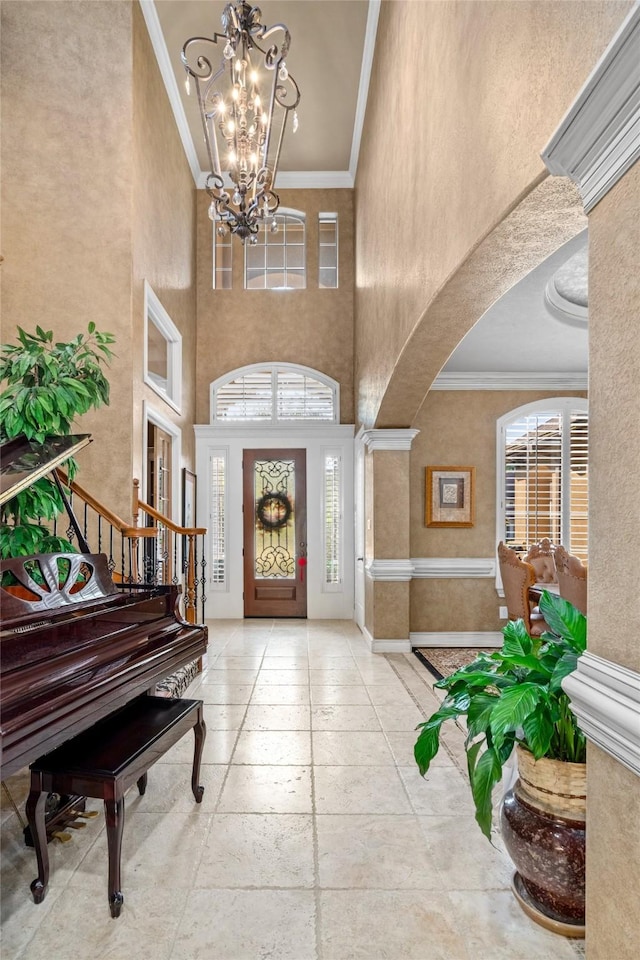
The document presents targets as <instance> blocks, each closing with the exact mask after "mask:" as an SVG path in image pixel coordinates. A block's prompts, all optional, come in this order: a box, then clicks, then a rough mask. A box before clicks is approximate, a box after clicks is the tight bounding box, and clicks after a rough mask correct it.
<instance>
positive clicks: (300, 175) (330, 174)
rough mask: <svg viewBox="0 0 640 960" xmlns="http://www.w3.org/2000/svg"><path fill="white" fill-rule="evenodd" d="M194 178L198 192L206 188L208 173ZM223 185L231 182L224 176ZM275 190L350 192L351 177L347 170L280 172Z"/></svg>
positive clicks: (204, 172)
mask: <svg viewBox="0 0 640 960" xmlns="http://www.w3.org/2000/svg"><path fill="white" fill-rule="evenodd" d="M198 170H199V173H198V176H197V177H196V178H195V180H196V186H197V188H198V190H204V189H205V188H206V186H207V177H208V173H207V172H206V170H200V168H199V167H198ZM224 179H225V183H226V185H227V186H229V185H230V183H231V181H230V179H229V177H228V175H227V174H225V175H224ZM275 188H276V190H350V189H352V188H353V177H352V176H351V174H350V173H349V171H348V170H297V171H296V170H284V171H283V170H280V171H278V173H277V175H276V185H275Z"/></svg>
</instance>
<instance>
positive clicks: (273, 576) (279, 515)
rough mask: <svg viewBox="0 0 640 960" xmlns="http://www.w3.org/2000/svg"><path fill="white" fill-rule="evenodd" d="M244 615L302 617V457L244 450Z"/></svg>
mask: <svg viewBox="0 0 640 960" xmlns="http://www.w3.org/2000/svg"><path fill="white" fill-rule="evenodd" d="M243 471H244V507H243V509H244V614H245V616H246V617H306V615H307V586H306V579H307V578H306V563H307V549H306V548H307V542H306V539H307V535H306V496H305V494H306V453H305V451H304V450H245V452H244V459H243Z"/></svg>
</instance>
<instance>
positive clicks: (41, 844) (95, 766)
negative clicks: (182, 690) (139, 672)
mask: <svg viewBox="0 0 640 960" xmlns="http://www.w3.org/2000/svg"><path fill="white" fill-rule="evenodd" d="M191 729H193V731H194V734H195V749H194V757H193V769H192V774H191V789H192V791H193V795H194V797H195V800H196V803H201V801H202V795H203V793H204V787H202V786H200V785H199V783H198V780H199V778H200V761H201V759H202V748H203V746H204V738H205V735H206V728H205V724H204V719H203V711H202V700H168V699H167V698H165V697H151V696H146V695H144V696H141V697H137V698H136V699H135V700H132V701H131V702H130V703H128V704H127V705H126V706H124V707H122V708H121V709H120V710H116V712H115V713H112V714H109V716H108V717H105V718H104V719H103V720H100V721H99V722H98V723H96V724H95V725H94V726H93V727H90V728H89V729H88V730H84V731H83V732H82V733H80V734H78V736H77V737H74V738H73V739H72V740H67V742H66V743H63V744H62V746H61V747H58V749H57V750H54V751H53V752H52V753H49V754H46V755H45V756H43V757H40V758H39V759H38V760H36V761H35V762H34V763H32V764H31V766H30V767H29V769H30V770H31V790H30V793H29V797H28V799H27V811H26V812H27V820H28V822H29V827H30V828H31V833H32V836H33V844H34V847H35V851H36V857H37V861H38V876H37V878H36V879H35V880H34V881H33V883H32V884H31V892H32V894H33V899H34V901H35V903H41V902H42V901H43V900H44V897H45V894H46V892H47V884H48V881H49V854H48V851H47V837H46V830H45V817H44V813H45V803H46V799H47V794H48V793H60V794H73V793H76V794H80V795H82V796H85V797H95V798H97V799H99V800H104V809H105V818H106V826H107V847H108V851H109V890H108V894H109V909H110V911H111V916H112V917H118V916H120V910H121V908H122V904H123V902H124V897H123V895H122V892H121V890H120V886H121V884H120V858H121V850H122V831H123V827H124V795H125V793H126V791H127V790H128V789H129V787H131V786H132V785H133V784H134V783H137V785H138V790H139V792H140V794H141V795H142V794H144V792H145V790H146V787H147V771H148V769H149V767H151V766H153V764H154V763H155V762H156V761H157V760H159V759H160V757H161V756H162V755H163V754H164V753H165V752H166V751H167V750H168V749H169V748H170V747H172V746H173V745H174V744H175V743H177V742H178V740H180V738H181V737H183V736H184V734H185V733H187V731H189V730H191Z"/></svg>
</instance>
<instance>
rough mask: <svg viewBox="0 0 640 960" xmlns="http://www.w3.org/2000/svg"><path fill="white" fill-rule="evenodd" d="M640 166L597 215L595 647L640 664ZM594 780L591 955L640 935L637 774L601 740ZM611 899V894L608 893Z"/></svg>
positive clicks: (623, 953)
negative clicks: (639, 560)
mask: <svg viewBox="0 0 640 960" xmlns="http://www.w3.org/2000/svg"><path fill="white" fill-rule="evenodd" d="M638 211H640V164H637V163H636V165H635V166H634V167H633V168H632V170H630V171H629V173H627V174H626V175H625V177H624V178H623V179H622V180H621V181H620V182H619V183H617V184H616V186H615V187H613V189H612V190H611V191H610V192H609V193H608V194H607V196H606V197H605V198H604V199H603V200H601V201H600V203H599V204H598V205H597V206H596V207H595V208H594V210H593V211H592V212H591V214H590V215H589V340H590V350H589V362H590V397H591V453H590V462H591V464H592V469H591V471H590V494H589V499H590V504H591V507H590V517H591V529H590V535H589V541H590V544H589V638H588V644H589V650H590V651H591V652H592V653H595V654H597V655H599V656H601V657H605V658H606V659H607V660H612V661H614V662H615V663H620V664H622V665H623V666H625V667H628V668H630V669H632V670H635V671H636V672H640V646H639V644H638V636H639V635H640V574H639V568H638V563H637V560H636V557H637V552H638V547H637V545H638V540H639V539H640V500H639V498H638V472H639V470H640V417H639V414H640V387H639V385H638V370H640V340H639V338H638V317H640V282H639V273H638V250H640V220H639V218H638ZM587 769H588V781H587V844H588V848H587V917H588V924H587V955H588V957H589V960H610V958H612V957H615V958H616V960H631V957H634V956H635V955H636V953H637V946H638V940H639V938H640V923H639V921H638V903H637V896H638V889H639V888H640V839H639V838H640V832H639V830H638V825H639V824H640V791H639V790H638V777H637V776H635V775H634V774H632V773H631V772H630V771H628V770H627V769H626V768H624V767H623V766H621V765H620V764H619V763H617V762H616V761H615V760H613V759H612V758H611V757H609V756H608V755H607V754H605V753H603V752H602V751H601V750H599V749H598V748H597V747H590V748H589V755H588V767H587ZM605 890H606V891H607V892H608V894H609V895H608V896H603V895H602V894H603V891H605Z"/></svg>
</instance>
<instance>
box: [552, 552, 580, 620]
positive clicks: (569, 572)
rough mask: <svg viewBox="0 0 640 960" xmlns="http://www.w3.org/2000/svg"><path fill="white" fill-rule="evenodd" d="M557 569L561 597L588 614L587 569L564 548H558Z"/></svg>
mask: <svg viewBox="0 0 640 960" xmlns="http://www.w3.org/2000/svg"><path fill="white" fill-rule="evenodd" d="M556 569H557V572H558V587H559V589H560V596H561V597H564V599H565V600H568V601H569V603H572V604H573V605H574V607H577V608H578V610H579V611H580V612H581V613H584V614H585V616H586V613H587V568H586V566H585V565H584V564H583V562H582V560H580V559H579V558H578V557H574V556H573V554H571V553H569V552H568V550H565V548H564V547H563V546H557V547H556Z"/></svg>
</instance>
